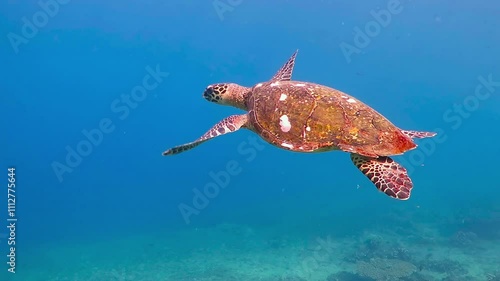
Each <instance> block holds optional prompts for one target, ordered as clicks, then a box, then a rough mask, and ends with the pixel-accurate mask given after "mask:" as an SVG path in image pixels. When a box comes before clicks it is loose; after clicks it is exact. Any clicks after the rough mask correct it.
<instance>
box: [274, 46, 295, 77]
mask: <svg viewBox="0 0 500 281" xmlns="http://www.w3.org/2000/svg"><path fill="white" fill-rule="evenodd" d="M298 52H299V50H296V51H295V53H293V55H292V56H291V57H290V58H289V59H288V61H287V62H286V63H285V64H284V65H283V66H282V67H281V69H280V70H279V71H278V72H277V73H276V74H274V76H273V78H271V81H290V80H291V79H292V72H293V67H294V66H295V57H297V53H298Z"/></svg>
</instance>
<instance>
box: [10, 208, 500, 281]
mask: <svg viewBox="0 0 500 281" xmlns="http://www.w3.org/2000/svg"><path fill="white" fill-rule="evenodd" d="M494 215H497V214H496V213H494ZM429 216H430V217H431V215H430V214H429ZM386 219H387V221H386V224H385V226H380V227H377V226H376V225H373V224H372V225H369V226H368V227H367V229H364V230H353V232H352V233H349V231H345V229H344V230H343V231H336V230H334V228H328V227H325V226H322V227H311V226H310V224H311V223H312V222H310V224H306V222H302V223H296V224H293V223H290V222H287V223H284V224H274V225H260V226H256V225H253V226H252V225H238V224H230V223H221V224H217V225H213V226H208V227H202V228H194V227H193V228H186V229H183V230H178V231H175V232H173V231H159V232H157V233H148V234H144V235H133V236H122V237H121V238H120V237H117V238H115V239H106V240H102V241H92V242H89V241H85V242H84V241H72V242H71V241H69V242H65V243H58V244H53V245H45V246H43V247H40V248H37V249H34V250H33V252H31V253H30V256H29V257H25V259H24V261H23V262H22V263H20V264H19V265H18V266H19V268H24V270H22V272H20V273H18V274H16V275H18V276H16V277H18V278H19V279H16V280H23V281H42V280H44V281H170V280H171V281H209V280H210V281H211V280H223V281H233V280H234V281H237V280H238V281H244V280H248V281H257V280H261V281H285V280H286V281H299V280H307V281H349V280H350V281H355V280H358V281H370V280H377V281H389V280H450V281H461V280H464V281H465V280H467V281H471V280H478V281H483V280H484V281H493V280H500V268H499V267H498V265H499V264H500V254H499V253H500V243H499V242H500V233H499V227H498V225H499V224H498V223H499V222H498V221H497V218H496V217H495V218H493V219H492V218H491V215H490V216H489V217H486V218H485V217H483V219H481V220H472V219H471V218H467V217H465V218H459V219H457V220H455V219H451V220H449V217H448V219H447V220H446V221H445V220H444V219H439V218H436V217H433V220H432V224H430V223H426V222H425V221H426V220H425V218H422V219H421V220H417V219H415V220H411V221H410V220H407V218H405V217H403V216H401V215H398V216H390V217H389V216H388V217H387V218H386ZM361 223H362V222H361ZM447 223H448V224H449V225H447ZM455 223H457V224H458V226H455V227H453V224H455ZM388 226H391V227H388ZM336 228H337V229H338V226H337V227H336ZM451 230H452V231H451ZM474 230H476V231H477V232H474Z"/></svg>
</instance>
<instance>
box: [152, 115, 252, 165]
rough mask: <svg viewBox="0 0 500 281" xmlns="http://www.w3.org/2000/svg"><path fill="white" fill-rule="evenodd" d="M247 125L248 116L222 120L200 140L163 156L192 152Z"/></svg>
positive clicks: (174, 148)
mask: <svg viewBox="0 0 500 281" xmlns="http://www.w3.org/2000/svg"><path fill="white" fill-rule="evenodd" d="M246 124H247V115H246V114H243V115H231V116H229V117H226V118H224V119H222V121H220V122H219V123H217V124H216V125H215V126H213V127H212V128H211V129H210V130H208V132H206V133H205V134H204V135H203V136H201V137H200V138H199V139H197V140H195V141H193V142H190V143H186V144H183V145H179V146H176V147H173V148H170V149H168V150H166V151H164V152H163V153H162V155H163V156H167V155H175V154H179V153H181V152H184V151H186V150H190V149H192V148H195V147H197V146H198V145H200V144H202V143H204V142H206V141H207V140H210V139H212V138H215V137H218V136H220V135H224V134H227V133H232V132H234V131H237V130H239V129H240V128H242V127H245V126H246Z"/></svg>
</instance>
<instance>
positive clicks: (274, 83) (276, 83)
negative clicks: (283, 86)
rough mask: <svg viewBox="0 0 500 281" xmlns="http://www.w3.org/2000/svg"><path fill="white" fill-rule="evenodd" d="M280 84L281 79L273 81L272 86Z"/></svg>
mask: <svg viewBox="0 0 500 281" xmlns="http://www.w3.org/2000/svg"><path fill="white" fill-rule="evenodd" d="M279 84H280V82H279V81H276V82H273V83H271V87H274V86H278V85H279Z"/></svg>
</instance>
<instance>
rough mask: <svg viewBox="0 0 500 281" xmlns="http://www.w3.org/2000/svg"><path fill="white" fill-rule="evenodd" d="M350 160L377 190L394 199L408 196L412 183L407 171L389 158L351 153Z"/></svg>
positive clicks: (404, 198)
mask: <svg viewBox="0 0 500 281" xmlns="http://www.w3.org/2000/svg"><path fill="white" fill-rule="evenodd" d="M351 160H352V162H353V163H354V165H355V166H356V167H358V169H359V170H360V171H361V172H362V173H363V174H364V175H365V176H366V177H368V179H370V181H371V182H372V183H373V184H375V186H376V187H377V189H378V190H380V191H382V192H384V193H385V194H387V195H389V196H390V197H393V198H396V199H400V200H407V199H408V198H410V193H411V189H412V188H413V183H412V182H411V179H410V177H408V172H407V171H406V169H405V168H404V167H403V166H401V165H400V164H398V163H397V162H394V160H392V159H391V158H389V157H386V156H380V157H378V158H371V157H366V156H362V155H359V154H354V153H351Z"/></svg>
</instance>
